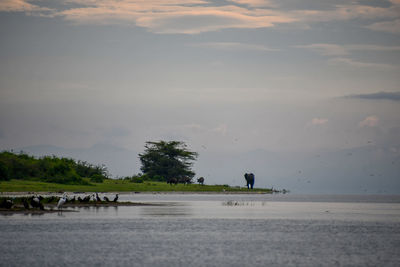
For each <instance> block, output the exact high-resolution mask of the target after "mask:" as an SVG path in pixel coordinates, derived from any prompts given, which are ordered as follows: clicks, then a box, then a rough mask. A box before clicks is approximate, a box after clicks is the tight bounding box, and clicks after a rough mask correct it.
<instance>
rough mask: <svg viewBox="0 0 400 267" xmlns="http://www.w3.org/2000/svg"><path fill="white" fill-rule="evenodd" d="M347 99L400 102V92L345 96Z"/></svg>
mask: <svg viewBox="0 0 400 267" xmlns="http://www.w3.org/2000/svg"><path fill="white" fill-rule="evenodd" d="M345 98H358V99H370V100H392V101H400V92H378V93H372V94H359V95H349V96H345Z"/></svg>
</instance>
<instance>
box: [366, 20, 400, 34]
mask: <svg viewBox="0 0 400 267" xmlns="http://www.w3.org/2000/svg"><path fill="white" fill-rule="evenodd" d="M366 28H368V29H370V30H374V31H381V32H389V33H394V34H399V33H400V19H396V20H391V21H382V22H375V23H372V24H371V25H368V26H366Z"/></svg>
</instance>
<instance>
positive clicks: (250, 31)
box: [0, 0, 400, 193]
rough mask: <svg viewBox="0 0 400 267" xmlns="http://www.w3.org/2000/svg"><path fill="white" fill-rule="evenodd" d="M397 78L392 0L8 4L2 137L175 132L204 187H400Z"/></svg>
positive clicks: (0, 86)
mask: <svg viewBox="0 0 400 267" xmlns="http://www.w3.org/2000/svg"><path fill="white" fill-rule="evenodd" d="M399 74H400V1H399V0H388V1H385V0H379V1H375V0H365V1H361V0H360V1H350V0H348V1H342V0H319V1H312V0H296V1H293V0H291V1H289V0H221V1H219V0H216V1H211V0H131V1H129V0H120V1H113V0H100V1H97V0H66V1H61V0H40V1H24V0H0V148H1V149H19V148H24V147H32V146H43V145H51V146H57V147H62V148H65V149H90V148H93V147H95V146H97V147H98V146H99V145H107V147H115V148H119V149H124V150H129V151H134V152H141V151H143V146H144V143H145V141H148V140H161V139H163V140H181V141H184V142H186V143H187V144H188V145H189V147H190V148H191V149H192V150H195V151H198V152H199V154H200V157H199V159H198V162H197V163H196V164H197V166H196V165H195V166H196V167H195V168H197V169H196V170H197V172H198V173H199V172H200V173H201V172H202V173H204V175H205V176H206V177H207V175H208V181H209V182H210V183H214V182H215V183H216V182H226V183H229V184H240V185H241V184H242V180H243V178H242V172H244V171H254V172H255V173H256V179H257V177H259V178H258V180H257V181H259V185H260V186H271V184H272V185H275V186H278V187H279V186H285V187H288V188H297V187H298V188H300V189H301V190H300V189H299V191H304V192H325V191H329V192H330V191H332V190H328V188H337V189H335V190H336V191H335V190H333V192H341V190H342V189H343V187H344V185H343V181H342V180H340V179H347V180H346V181H350V184H353V187H354V188H353V189H352V191H351V192H356V193H358V192H359V191H360V192H361V191H362V192H373V193H381V192H389V193H400V181H399V180H400V178H399V177H400V175H399V174H400V161H399V158H400V155H399V154H400V116H399V114H400V87H399V84H400V75H399ZM363 149H367V151H370V152H371V151H372V152H371V153H372V154H373V155H372V154H371V156H366V155H365V153H360V157H359V158H358V161H357V160H356V162H358V164H356V163H354V166H353V167H352V166H348V165H346V166H345V167H343V164H345V163H346V162H348V161H346V160H343V159H342V157H343V155H345V156H346V155H347V156H349V155H353V158H354V157H355V156H356V155H358V154H357V152H354V151H363ZM324 153H325V154H324ZM335 153H337V156H335V157H334V156H332V155H334V154H335ZM328 154H329V155H330V157H332V158H330V159H331V160H333V161H334V164H333V165H332V166H331V169H329V168H325V167H324V165H323V164H322V163H321V162H320V164H317V162H314V163H311V161H312V160H311V159H312V158H313V157H323V156H324V155H328ZM246 155H248V157H247V158H246ZM271 155H275V156H271ZM335 155H336V154H335ZM327 157H328V156H327ZM364 157H366V158H364ZM250 158H255V159H260V160H259V162H257V163H255V162H254V161H255V160H249V159H250ZM278 158H281V159H285V160H287V163H284V161H285V160H277V159H278ZM305 158H309V159H310V160H308V161H307V160H305ZM132 161H137V159H133V160H132ZM386 161H387V162H389V163H390V164H389V165H390V166H389V167H388V166H386V165H385V162H386ZM221 162H224V164H222V163H221ZM360 162H363V163H360ZM135 164H136V165H135ZM135 164H132V166H131V168H132V169H130V171H131V172H132V173H137V172H139V169H138V168H139V166H137V163H135ZM313 164H314V165H313ZM363 164H364V165H365V164H366V165H368V166H370V167H371V166H373V167H374V168H372V169H370V170H366V169H365V168H366V167H365V166H364V165H363ZM232 165H234V167H235V168H232ZM288 165H290V166H288ZM221 166H224V168H223V169H221V168H219V167H221ZM294 166H296V167H294ZM360 166H364V167H360ZM111 167H112V166H111ZM342 167H343V168H342ZM291 168H292V169H293V172H286V171H287V170H288V169H291ZM307 168H308V169H310V170H314V172H313V173H312V174H311V173H309V175H308V176H307V177H306V176H302V174H303V173H304V170H303V172H302V169H307ZM216 169H218V170H216ZM317 169H318V171H317ZM328 169H329V171H332V170H333V169H342V170H346V171H343V172H342V173H340V176H341V178H340V179H339V178H338V180H335V179H334V178H332V177H330V178H329V182H327V180H323V179H322V178H319V177H321V176H323V175H322V174H323V173H326V172H327V171H328ZM233 170H234V171H235V172H233ZM272 170H273V171H272ZM385 172H387V173H385ZM116 174H118V175H128V173H116ZM116 174H115V175H116ZM295 174H296V175H300V174H301V175H300V176H301V177H296V180H293V179H295V178H294V177H295ZM338 175H339V174H338ZM338 175H335V176H334V177H337V176H338ZM310 177H311V178H310ZM356 177H358V178H356ZM371 177H372V178H371ZM378 177H379V178H378ZM285 179H286V180H285ZM310 179H311V180H310ZM318 179H320V180H318ZM326 179H328V178H326ZM362 179H367V180H368V179H370V180H371V179H372V180H373V179H375V180H373V181H372V180H371V183H370V185H368V183H366V184H367V185H366V186H365V187H360V186H359V187H357V186H356V185H357V184H358V185H359V184H364V182H365V181H366V180H362ZM239 181H240V182H239ZM294 181H303V182H304V181H306V183H308V184H307V185H305V186H303V187H301V186H297V185H294V184H293V183H294ZM206 182H207V178H206ZM318 182H320V183H319V184H318ZM315 184H318V186H315V187H312V186H313V185H315ZM340 185H342V187H341V186H340ZM296 186H297V187H296ZM307 186H308V187H307ZM376 187H379V190H380V191H379V190H378V189H377V190H375V189H376ZM304 188H311V189H309V190H306V189H304ZM374 190H375V191H374Z"/></svg>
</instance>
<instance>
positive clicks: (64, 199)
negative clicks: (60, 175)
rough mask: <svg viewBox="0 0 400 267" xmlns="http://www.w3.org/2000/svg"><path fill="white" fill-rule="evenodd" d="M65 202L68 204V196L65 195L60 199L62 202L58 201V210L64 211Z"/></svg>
mask: <svg viewBox="0 0 400 267" xmlns="http://www.w3.org/2000/svg"><path fill="white" fill-rule="evenodd" d="M65 202H67V196H66V195H64V196H63V197H62V198H60V200H59V201H58V203H57V209H60V208H61V210H62V206H63V205H64V204H65Z"/></svg>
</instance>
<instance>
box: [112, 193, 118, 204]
mask: <svg viewBox="0 0 400 267" xmlns="http://www.w3.org/2000/svg"><path fill="white" fill-rule="evenodd" d="M117 201H118V194H115V198H114V200H113V202H117Z"/></svg>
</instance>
